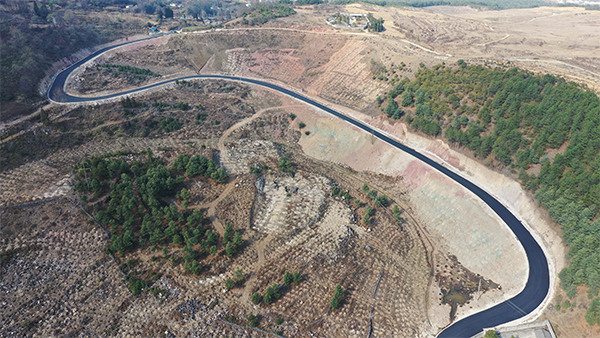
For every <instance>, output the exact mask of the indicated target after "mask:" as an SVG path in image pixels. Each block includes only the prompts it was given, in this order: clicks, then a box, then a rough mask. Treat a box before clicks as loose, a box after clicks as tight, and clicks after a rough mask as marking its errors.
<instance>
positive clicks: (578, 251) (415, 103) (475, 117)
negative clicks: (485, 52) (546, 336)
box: [382, 60, 600, 297]
mask: <svg viewBox="0 0 600 338" xmlns="http://www.w3.org/2000/svg"><path fill="white" fill-rule="evenodd" d="M385 99H387V107H391V108H389V109H388V108H387V107H386V108H385V109H384V111H385V112H386V114H387V115H388V116H390V115H391V117H392V118H394V117H395V116H394V115H393V114H395V111H396V109H397V107H399V106H404V107H406V108H405V109H410V110H412V111H413V112H414V115H415V116H414V117H413V116H412V114H411V113H409V114H408V116H406V122H409V123H410V126H411V127H412V128H414V129H417V130H422V131H424V132H425V133H427V134H430V135H438V134H440V133H441V132H442V131H443V135H444V136H445V138H446V139H447V140H448V141H449V142H450V143H451V144H454V145H457V146H462V147H465V148H468V149H470V150H472V151H473V155H474V156H475V157H477V158H480V159H491V160H492V161H491V163H493V164H495V165H499V166H504V167H508V168H510V169H512V170H515V171H518V172H519V178H520V179H521V181H522V183H523V185H524V186H525V187H526V188H527V189H529V190H531V191H532V192H534V193H535V196H536V198H537V199H538V201H539V202H540V203H541V205H542V206H544V207H545V208H547V209H548V211H549V213H550V216H551V217H552V219H553V220H554V221H556V222H557V223H559V224H560V226H561V228H562V229H563V239H564V241H565V243H566V244H567V245H568V247H569V251H568V256H569V265H568V267H567V268H565V269H563V271H561V273H560V279H561V285H562V287H563V288H564V289H565V290H566V291H567V294H568V295H569V297H573V296H574V295H575V294H576V290H575V288H576V286H578V285H587V286H589V287H590V288H592V291H591V292H592V293H595V294H597V292H598V289H600V218H599V217H598V213H599V211H600V208H599V203H600V99H599V98H598V96H597V95H596V94H595V93H594V92H592V91H590V90H588V89H587V88H585V87H582V86H580V85H577V84H576V83H572V82H567V81H566V80H565V79H563V78H557V77H555V76H553V75H548V74H546V75H535V74H533V73H531V72H528V71H524V70H520V69H518V68H514V67H510V68H509V67H508V66H502V67H491V66H482V65H468V64H467V63H466V62H464V61H462V60H461V61H460V62H459V63H458V65H457V66H456V67H449V66H446V65H444V64H441V65H437V66H435V67H432V68H426V67H424V65H423V66H422V67H421V69H420V70H419V71H418V72H417V73H416V74H415V79H414V80H413V81H409V80H407V79H405V80H403V81H401V82H399V83H396V84H395V86H394V87H393V89H392V90H391V91H390V92H389V93H388V95H387V96H386V98H385ZM385 99H382V102H383V101H384V100H385ZM396 99H399V101H401V103H400V104H398V103H397V102H395V100H396ZM392 111H393V112H394V113H393V114H392ZM550 150H552V152H551V153H552V154H553V155H554V156H551V155H549V151H550ZM559 150H560V151H559ZM533 166H537V167H538V168H539V174H537V175H536V174H534V173H533V172H532V171H531V170H529V169H530V168H532V167H533Z"/></svg>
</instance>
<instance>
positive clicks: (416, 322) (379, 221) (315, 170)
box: [0, 5, 600, 337]
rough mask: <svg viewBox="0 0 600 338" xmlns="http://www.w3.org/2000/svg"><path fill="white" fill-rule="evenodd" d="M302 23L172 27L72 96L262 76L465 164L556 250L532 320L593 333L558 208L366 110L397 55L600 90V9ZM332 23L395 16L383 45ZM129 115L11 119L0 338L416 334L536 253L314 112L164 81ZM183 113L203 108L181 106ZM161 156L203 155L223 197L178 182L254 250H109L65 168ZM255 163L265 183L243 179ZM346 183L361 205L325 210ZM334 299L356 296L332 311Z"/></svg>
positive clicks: (110, 108)
mask: <svg viewBox="0 0 600 338" xmlns="http://www.w3.org/2000/svg"><path fill="white" fill-rule="evenodd" d="M297 11H298V14H296V15H294V16H291V17H288V18H280V19H277V20H272V21H269V22H268V23H267V24H265V25H264V26H262V27H260V28H255V29H249V28H245V27H241V26H234V28H231V29H228V30H222V31H214V32H204V33H197V34H195V33H188V34H179V35H173V36H170V37H164V38H161V39H157V40H151V41H150V42H144V43H139V44H135V45H132V46H129V47H127V48H126V49H117V50H114V51H111V52H109V53H106V54H104V55H102V56H100V57H98V58H97V59H95V60H93V61H92V62H90V63H88V65H86V67H82V68H81V71H79V72H78V73H77V74H74V75H73V76H72V78H71V81H70V83H69V87H68V90H69V91H71V92H73V93H77V94H80V95H89V96H95V95H99V94H100V93H102V94H106V93H110V92H118V91H121V90H123V89H128V88H134V87H137V86H140V85H143V84H147V83H152V82H155V81H162V80H165V79H170V78H175V77H179V76H185V75H193V74H227V75H240V76H247V77H254V78H262V79H268V80H271V81H274V82H277V83H279V84H284V85H286V86H288V87H291V88H293V89H295V90H297V91H299V92H303V93H304V94H305V95H309V96H311V97H313V98H315V99H317V100H320V101H322V102H324V103H326V104H328V105H332V106H335V107H336V108H338V109H339V110H340V111H343V112H344V113H346V114H348V115H351V116H353V117H354V118H357V119H360V120H362V121H365V122H367V123H369V124H371V125H372V126H374V127H377V128H379V129H381V130H383V131H385V132H387V133H388V134H390V135H392V136H393V137H396V138H397V139H400V140H402V141H404V142H406V143H408V144H410V145H411V146H413V147H415V148H417V149H420V150H422V151H425V152H427V153H428V154H430V156H432V157H434V158H435V159H436V160H439V161H441V162H444V163H446V164H447V165H449V166H451V167H453V168H454V169H455V170H457V171H459V172H461V173H462V174H463V175H465V176H467V177H469V178H470V179H472V180H474V181H476V182H478V183H479V184H480V185H481V186H482V187H484V188H485V189H487V190H488V191H490V192H491V193H493V194H495V195H496V196H497V197H498V198H499V199H500V200H501V201H502V202H503V203H505V204H506V205H507V206H508V207H509V208H511V210H513V211H515V212H516V213H517V214H518V215H520V217H522V219H523V220H524V221H525V222H526V223H527V224H528V226H529V227H531V228H532V230H533V232H534V233H535V234H536V236H537V237H538V238H539V239H540V241H541V242H542V244H543V245H544V247H545V250H546V252H547V253H548V254H549V256H550V261H551V264H552V265H551V271H552V272H553V288H552V290H551V296H549V299H548V301H547V302H545V304H544V307H543V308H542V309H541V310H540V311H538V312H536V313H535V314H534V315H533V316H530V317H529V318H528V320H533V319H536V318H542V319H550V321H551V322H552V323H553V324H554V325H555V329H556V331H557V333H558V334H559V336H561V337H576V336H577V337H593V336H595V335H596V334H597V331H598V328H597V327H595V328H590V327H589V326H587V324H586V323H585V321H584V320H583V313H585V308H586V305H587V304H588V302H589V299H588V297H587V295H586V294H585V291H584V290H582V291H581V292H580V294H579V295H578V297H577V300H576V302H575V304H569V305H568V306H565V304H564V300H565V299H566V297H565V296H564V294H563V293H562V291H560V290H559V288H558V287H557V285H558V282H557V277H556V275H557V273H558V271H560V269H561V268H562V267H563V266H564V264H565V262H564V250H565V249H564V247H563V245H562V243H561V240H560V237H559V230H558V229H557V227H556V226H555V225H553V224H552V223H551V222H550V221H549V220H548V217H547V215H546V214H545V212H544V211H543V210H540V209H539V208H538V206H537V204H536V202H535V201H534V200H533V199H532V197H531V196H529V195H528V194H527V193H526V192H525V191H524V190H523V189H522V188H521V187H520V185H519V184H518V183H516V181H515V180H514V179H515V178H514V177H513V176H511V174H510V173H507V172H496V171H494V170H492V169H489V168H488V167H486V166H485V165H483V164H481V163H477V162H476V161H475V160H473V159H472V158H470V157H469V155H468V154H464V153H462V152H461V151H460V150H459V149H451V148H450V147H448V146H447V145H446V144H444V143H443V142H441V141H439V140H438V141H436V140H431V139H428V138H425V137H423V136H422V135H418V134H414V133H412V132H409V131H408V128H407V127H406V126H405V125H404V124H403V123H399V122H396V123H393V122H392V123H390V122H389V121H388V120H386V119H385V118H384V117H383V116H382V114H381V112H380V110H379V108H378V107H377V105H376V102H375V100H376V98H377V97H378V96H380V95H382V94H385V92H386V91H387V90H389V89H390V86H389V84H388V83H387V82H385V81H382V80H378V79H375V78H374V76H373V72H372V70H371V69H372V67H373V65H374V64H375V65H385V66H390V65H392V64H396V65H397V64H400V63H401V62H404V63H405V64H406V65H407V66H406V67H405V68H404V70H403V71H398V73H399V74H397V75H398V76H399V78H402V77H411V73H412V72H414V71H416V70H417V69H418V67H419V66H418V65H419V63H421V62H423V63H425V64H426V65H428V66H430V65H434V64H437V63H441V62H445V63H447V64H450V63H455V62H456V61H457V60H458V59H465V60H468V61H470V62H481V63H493V62H498V63H505V62H508V61H510V63H511V64H515V65H518V66H519V67H522V68H527V69H530V70H532V71H540V72H547V73H553V74H558V75H561V76H563V77H565V78H567V79H570V80H575V81H578V82H582V83H585V84H586V85H588V86H589V87H590V88H593V89H595V90H596V91H599V90H600V69H598V67H600V66H599V65H600V62H599V60H598V55H600V54H599V53H598V52H599V48H600V39H598V37H599V35H598V33H596V34H594V33H593V32H598V26H600V12H596V11H585V10H583V9H579V8H536V9H523V10H507V11H486V10H475V9H471V8H467V7H445V6H440V7H429V8H426V9H408V8H399V9H395V8H389V7H386V8H381V7H371V6H364V5H349V6H345V8H341V7H335V6H329V5H327V6H324V5H323V6H316V7H312V6H308V7H304V8H298V9H297ZM340 11H342V12H350V13H367V12H371V13H373V14H374V16H375V17H383V18H384V19H385V24H384V25H385V27H386V31H385V32H382V33H379V34H372V33H366V32H360V31H358V32H357V31H356V30H350V29H348V30H343V29H342V30H340V29H334V28H332V27H331V26H329V25H327V23H326V22H325V19H326V18H327V17H329V16H330V15H332V14H334V13H337V12H340ZM591 32H592V33H591ZM104 64H113V65H123V66H132V67H137V68H142V69H149V70H150V71H151V72H153V73H156V74H158V75H159V76H143V77H131V76H128V75H127V74H120V75H116V76H115V75H114V74H112V73H110V72H107V71H105V68H102V65H104ZM136 100H137V101H138V102H140V103H143V105H142V106H141V107H139V108H137V109H130V110H124V109H122V108H121V106H120V104H119V103H105V104H103V105H100V106H89V107H69V106H58V105H54V106H51V107H50V108H47V110H46V111H47V113H48V115H49V117H50V120H51V121H52V122H51V123H47V124H41V123H38V122H34V121H33V120H31V121H28V120H26V119H25V120H23V121H18V123H13V124H12V125H10V126H8V125H4V126H3V129H5V130H8V131H9V134H11V135H14V136H11V137H8V138H6V139H4V140H3V141H2V143H3V147H4V148H3V149H5V150H6V151H5V152H3V153H1V154H0V156H1V157H0V161H1V163H2V170H1V172H0V187H1V188H0V204H1V205H2V211H1V212H2V214H0V217H1V218H0V224H2V227H1V228H0V234H1V236H0V237H1V238H2V242H1V243H0V255H1V256H0V259H1V265H0V269H1V271H2V276H3V278H2V284H1V285H0V287H1V288H2V291H3V295H5V296H4V297H3V298H2V302H3V303H2V307H1V309H0V318H2V322H0V327H2V328H1V329H0V330H1V331H0V336H3V335H7V336H8V335H11V334H14V335H32V336H39V337H47V336H65V335H69V336H71V335H73V336H80V335H82V336H87V335H94V334H96V335H105V336H157V335H159V334H160V335H165V336H177V337H179V336H189V337H195V336H207V337H209V336H210V337H212V336H263V335H273V334H274V333H275V332H276V331H281V333H282V334H283V335H284V336H327V337H329V336H336V337H350V336H352V337H353V336H365V335H367V334H369V333H371V334H372V335H373V336H389V337H423V336H433V335H435V334H436V333H437V332H439V330H440V329H441V328H443V327H444V326H446V325H448V324H449V323H450V322H451V320H454V319H456V318H462V317H464V316H467V315H469V314H471V313H474V312H477V311H480V310H482V309H484V308H486V307H488V306H489V305H491V304H494V303H497V302H500V301H502V300H505V299H507V298H509V297H511V296H512V295H515V294H517V293H518V292H519V291H520V290H521V288H522V287H523V286H524V283H525V279H526V276H527V262H526V260H525V256H524V252H523V250H522V248H521V247H520V245H519V244H518V242H517V241H516V239H515V238H514V236H512V234H511V233H510V232H509V230H508V228H506V226H505V225H504V224H502V222H501V221H500V220H499V218H498V217H497V216H496V215H494V214H493V212H492V211H491V210H489V208H488V207H487V206H486V205H484V204H483V203H482V202H481V201H479V200H478V199H476V198H475V197H474V196H472V195H471V194H470V193H469V192H468V191H466V190H465V189H463V188H462V187H459V186H457V185H456V184H454V183H453V182H451V181H449V180H448V179H447V178H445V177H443V176H442V175H440V174H439V173H437V172H434V171H433V170H432V169H430V168H428V167H426V166H424V165H422V164H420V163H419V162H418V161H416V160H414V159H413V158H411V157H410V156H408V155H406V154H403V153H401V152H400V151H398V150H396V149H393V148H391V147H390V146H388V145H387V144H384V143H383V142H381V141H379V140H377V139H374V138H373V137H370V136H369V135H367V134H365V133H363V132H360V131H358V130H357V129H355V128H353V127H350V126H349V125H347V124H345V123H341V122H340V121H338V120H335V119H334V118H332V117H329V116H327V115H325V114H324V113H323V112H320V111H316V110H315V109H312V108H310V107H307V106H305V105H303V104H300V103H298V102H296V101H295V100H292V99H290V98H287V97H284V96H281V95H279V94H277V93H274V92H270V91H267V90H261V89H259V88H255V87H251V86H247V85H241V84H238V83H233V82H225V81H209V80H203V81H190V82H187V83H178V84H173V85H170V86H168V87H167V88H166V89H165V90H161V91H153V92H148V93H142V94H141V95H140V96H136ZM180 102H185V103H188V104H189V106H190V109H187V110H183V109H179V108H177V107H174V105H176V104H177V103H180ZM159 103H160V104H159ZM198 105H201V106H202V109H200V108H198ZM290 114H293V116H295V118H291V117H290ZM199 115H201V116H202V117H201V118H198V116H199ZM167 117H174V118H177V119H178V120H179V121H180V122H181V128H180V129H178V130H175V131H170V132H166V131H164V130H162V129H161V128H160V127H159V125H160V121H162V120H164V119H166V118H167ZM300 123H302V124H303V125H305V126H301V125H300ZM148 148H149V149H151V150H152V151H153V152H154V154H155V155H156V156H157V157H159V158H161V159H163V160H164V161H166V162H167V163H171V162H172V161H173V160H174V159H175V157H176V156H177V155H178V154H181V153H190V154H203V155H204V156H207V157H212V158H214V159H215V160H216V161H217V162H218V163H219V165H220V166H221V167H222V168H224V169H225V170H226V171H227V173H228V174H229V178H228V180H227V183H225V184H214V183H211V181H210V180H202V179H199V180H196V181H192V180H190V181H186V188H188V189H189V190H190V192H191V193H192V197H191V203H190V206H189V208H190V209H198V210H201V211H202V212H203V213H204V215H205V217H206V218H207V220H206V221H205V222H206V226H207V227H208V228H210V229H213V230H214V231H217V232H219V233H220V234H221V235H223V232H224V225H225V224H226V223H227V222H230V223H231V224H233V226H234V228H235V230H236V231H239V232H240V233H241V234H242V236H243V238H244V240H246V245H245V247H244V249H243V250H242V252H241V253H239V254H238V255H236V256H235V257H234V258H227V257H224V256H223V255H222V254H221V255H219V256H218V257H208V258H205V261H203V262H202V264H203V265H204V266H206V267H207V268H205V269H204V270H203V272H202V274H201V275H200V276H194V275H191V274H186V273H185V272H184V270H183V263H182V261H181V260H182V259H181V257H182V255H183V253H182V248H183V247H182V246H177V245H172V246H171V247H170V248H169V250H168V256H169V259H167V258H166V257H164V254H163V253H162V252H158V251H157V252H151V251H150V250H149V249H143V250H138V251H135V252H130V253H128V254H126V255H125V256H123V257H117V258H116V260H115V261H113V260H112V259H111V257H110V256H107V255H106V254H105V253H104V251H103V250H104V246H105V244H106V243H107V236H106V235H105V233H104V232H103V231H102V229H101V228H100V227H98V226H97V225H96V223H95V222H94V220H93V219H92V218H91V216H90V215H89V214H88V212H90V213H91V212H92V209H93V203H97V201H94V200H91V201H89V204H87V205H86V203H83V202H81V196H77V194H76V193H75V192H74V191H73V189H72V185H73V184H74V179H75V178H74V175H73V174H72V168H73V166H74V165H76V164H77V163H78V162H80V161H81V160H82V159H83V158H85V157H86V156H91V155H102V154H106V153H108V152H113V153H114V152H116V151H119V150H127V151H130V152H132V153H134V154H140V153H141V152H143V151H145V150H146V149H148ZM284 155H285V156H288V157H289V158H290V160H291V162H292V164H293V166H294V168H295V173H294V174H293V175H291V174H288V173H283V172H281V171H279V170H278V169H277V161H278V160H279V159H280V158H281V157H282V156H284ZM135 156H137V155H133V157H130V158H127V156H124V157H123V159H124V160H125V161H132V160H133V159H134V158H135ZM257 163H259V164H261V165H262V164H265V165H267V166H268V167H269V168H270V169H269V170H265V171H264V172H263V173H262V174H259V175H256V174H252V173H250V168H251V167H252V166H253V165H256V164H257ZM363 184H367V185H368V186H369V187H371V188H373V189H376V190H377V191H379V193H380V194H386V195H387V196H388V197H390V199H391V204H392V205H398V206H399V208H400V210H401V213H402V218H403V221H402V222H398V221H397V220H395V219H394V217H393V215H392V208H391V206H390V207H388V208H383V207H374V209H375V214H374V216H373V220H374V221H373V222H372V224H371V225H365V224H363V223H362V222H361V219H362V218H363V216H364V215H365V212H366V206H367V205H370V206H374V205H373V202H372V201H371V200H370V199H368V198H367V197H366V196H365V194H364V193H363V192H361V191H360V187H361V186H362V185H363ZM333 187H339V188H340V189H342V190H343V191H348V192H349V194H350V195H351V196H352V199H351V200H347V199H344V198H341V197H337V196H333V194H332V189H333ZM355 200H357V201H356V202H355ZM80 203H82V205H80ZM172 203H176V202H175V201H172ZM177 206H178V207H180V206H179V205H177ZM85 210H87V211H85ZM465 219H467V220H469V221H468V222H465ZM457 229H460V231H457ZM220 249H221V248H220ZM153 257H154V258H153ZM127 261H131V262H132V265H131V266H128V264H126V262H127ZM32 269H35V272H33V271H34V270H32ZM238 269H241V270H242V271H243V272H244V282H243V283H242V284H241V285H238V286H236V287H234V288H233V289H231V290H229V291H227V289H226V288H225V286H224V281H225V279H227V278H233V275H234V272H235V271H236V270H238ZM285 271H299V272H300V273H301V275H302V278H303V280H302V281H301V282H300V283H299V285H297V286H288V287H281V288H280V294H281V298H280V299H279V300H278V301H276V302H275V303H274V304H272V305H269V306H267V305H265V304H262V305H254V304H253V303H252V302H251V301H250V297H251V295H252V293H254V292H260V293H264V292H265V290H266V288H267V287H268V286H269V285H271V284H273V283H278V284H280V283H282V276H283V274H284V272H285ZM122 273H127V274H136V276H137V275H138V274H139V276H145V277H149V275H150V274H152V275H153V276H160V278H158V279H157V280H156V282H155V283H154V284H153V286H152V287H153V288H154V289H155V290H161V292H158V293H156V292H155V294H156V295H153V293H152V292H150V291H147V292H143V293H142V294H141V295H138V296H134V295H132V294H131V293H130V292H129V291H128V289H127V283H126V282H125V281H124V280H123V276H122ZM480 281H481V287H480V286H479V282H480ZM336 284H340V285H341V286H342V287H343V288H344V289H345V290H346V297H345V298H344V300H343V302H342V305H341V307H340V308H339V309H337V310H332V309H331V308H330V307H329V299H330V298H331V297H332V295H333V292H334V291H333V290H334V287H335V286H336ZM39 288H43V289H44V290H48V292H39V291H38V290H37V289H39ZM558 304H560V305H561V308H560V309H558V308H557V306H556V305H558ZM251 313H252V314H255V315H257V316H258V317H259V325H258V328H251V327H248V326H245V325H246V317H247V315H248V314H251ZM276 318H280V319H282V320H283V322H282V324H277V323H276ZM261 330H262V331H261Z"/></svg>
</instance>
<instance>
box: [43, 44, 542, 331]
mask: <svg viewBox="0 0 600 338" xmlns="http://www.w3.org/2000/svg"><path fill="white" fill-rule="evenodd" d="M135 42H137V41H135ZM130 43H134V42H126V43H123V44H120V45H115V46H111V47H106V48H103V49H101V50H99V51H97V52H95V53H93V54H91V55H90V56H88V57H86V58H84V59H82V60H80V61H79V62H77V63H75V64H73V65H71V66H70V67H69V68H67V69H65V70H64V71H62V72H61V73H59V74H58V75H57V76H56V78H55V80H54V82H53V83H52V86H51V87H50V90H49V91H48V99H50V100H51V101H54V102H58V103H61V102H62V103H86V102H87V103H95V102H97V101H98V100H104V99H110V98H115V97H118V96H122V95H128V94H134V93H136V92H139V91H143V90H145V89H149V88H154V87H157V86H161V85H164V84H167V83H170V82H174V81H175V80H176V79H172V80H168V81H163V82H159V83H155V84H151V85H148V86H144V87H140V88H137V89H132V90H128V91H124V92H121V93H117V94H111V95H105V96H99V97H93V98H92V97H90V98H88V97H77V96H72V95H69V94H67V93H66V92H65V91H64V87H65V83H66V80H67V78H68V76H69V74H71V72H73V71H74V70H75V69H77V68H78V67H79V66H81V65H82V64H84V63H85V62H87V61H89V60H91V59H92V58H94V57H96V56H98V55H100V54H101V53H104V52H106V51H107V50H110V49H113V48H116V47H119V46H123V45H126V44H130ZM192 79H222V80H233V81H241V82H246V83H250V84H254V85H258V86H262V87H266V88H270V89H273V90H276V91H279V92H280V93H283V94H286V95H288V96H291V97H293V98H295V99H298V100H300V101H303V102H305V103H307V104H309V105H311V106H314V107H316V108H319V109H322V110H324V111H326V112H327V113H329V114H331V115H333V116H336V117H338V118H340V119H342V120H344V121H346V122H348V123H350V124H352V125H354V126H356V127H358V128H360V129H362V130H364V131H366V132H367V133H370V134H372V135H374V136H375V137H377V138H379V139H380V140H382V141H384V142H386V143H388V144H390V145H392V146H394V147H396V148H398V149H400V150H402V151H404V152H406V153H408V154H410V155H412V156H414V157H416V158H417V159H419V160H421V161H423V162H425V163H426V164H428V165H429V166H431V167H433V168H435V169H436V170H438V171H439V172H441V173H442V174H444V175H446V176H448V177H449V178H451V179H452V180H454V181H455V182H457V183H458V184H460V185H462V186H464V187H465V188H467V189H468V190H469V191H471V192H472V193H474V194H475V195H477V196H478V197H479V198H481V199H482V200H483V201H484V202H485V203H486V204H487V205H488V206H490V208H492V210H494V212H495V213H496V214H497V215H498V216H500V218H502V220H503V221H504V222H505V223H506V224H507V225H508V226H509V227H510V229H511V230H512V231H513V233H514V234H515V235H516V236H517V238H518V239H519V241H520V242H521V244H522V245H523V248H525V253H526V255H527V259H528V261H529V276H528V279H527V284H526V285H525V288H524V289H523V291H521V293H519V294H518V295H516V296H515V297H513V298H511V299H509V300H507V301H505V302H502V303H500V304H498V305H495V306H493V307H491V308H489V309H487V310H484V311H482V312H479V313H476V314H474V315H471V316H469V317H466V318H464V319H461V320H459V321H457V322H455V323H453V324H452V325H450V326H448V327H447V328H446V329H444V330H443V331H442V332H441V333H440V334H439V335H438V337H440V338H467V337H471V336H473V335H475V334H477V333H479V332H481V331H482V330H483V329H484V328H490V327H495V326H498V325H500V324H503V323H507V322H510V321H513V320H515V319H518V318H521V317H523V316H526V315H527V314H529V313H531V312H532V311H534V310H535V309H536V308H537V307H538V306H539V305H540V304H541V303H542V302H543V301H544V299H545V298H546V295H547V294H548V291H549V287H550V273H549V270H548V261H547V259H546V255H545V254H544V251H543V250H542V248H541V247H540V245H539V244H538V242H537V241H536V240H535V239H534V238H533V236H532V235H531V233H530V232H529V231H528V230H527V229H526V228H525V227H524V226H523V224H522V223H521V222H520V221H519V220H518V219H517V217H515V216H514V215H513V214H512V213H511V212H510V211H509V210H508V209H507V208H506V207H505V206H504V205H502V203H500V202H499V201H498V200H496V199H495V198H494V197H492V196H491V195H490V194H488V193H487V192H485V191H484V190H483V189H481V188H480V187H478V186H477V185H475V184H473V183H472V182H470V181H469V180H467V179H466V178H464V177H462V176H460V175H458V174H456V173H455V172H453V171H452V170H450V169H448V168H446V167H444V166H443V165H441V164H439V163H438V162H436V161H434V160H432V159H430V158H429V157H427V156H425V155H423V154H421V153H419V152H417V151H416V150H414V149H412V148H410V147H407V146H406V145H404V144H402V143H400V142H398V141H396V140H394V139H392V138H390V137H388V136H386V135H384V134H382V133H381V132H379V131H377V130H375V129H373V128H371V127H370V126H369V125H367V124H364V123H362V122H360V121H357V120H354V119H352V118H350V117H348V116H346V115H344V114H342V113H339V112H337V111H335V110H333V109H331V108H329V107H327V106H324V105H323V104H320V103H318V102H316V101H314V100H312V99H310V98H308V97H306V96H304V95H302V94H299V93H297V92H294V91H291V90H289V89H286V88H283V87H280V86H278V85H275V84H272V83H269V82H265V81H260V80H255V79H249V78H242V77H233V76H223V75H197V76H186V77H181V78H178V79H177V80H180V81H181V80H192Z"/></svg>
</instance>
